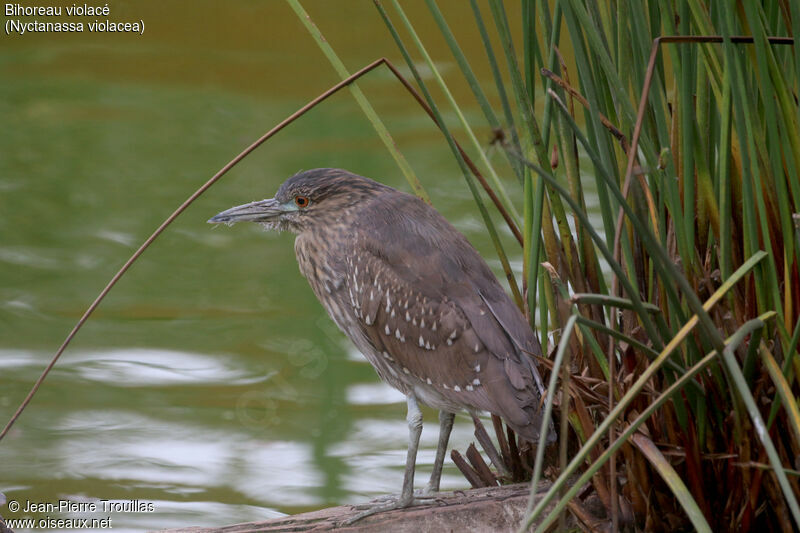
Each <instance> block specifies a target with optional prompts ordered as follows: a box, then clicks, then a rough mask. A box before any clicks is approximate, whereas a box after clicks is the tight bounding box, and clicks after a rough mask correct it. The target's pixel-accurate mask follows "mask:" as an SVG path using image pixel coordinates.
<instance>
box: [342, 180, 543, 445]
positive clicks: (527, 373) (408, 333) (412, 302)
mask: <svg viewBox="0 0 800 533" xmlns="http://www.w3.org/2000/svg"><path fill="white" fill-rule="evenodd" d="M395 201H396V202H400V204H401V205H395V206H392V207H393V208H392V209H391V213H393V215H389V214H388V213H383V216H381V217H373V220H374V221H375V222H374V223H373V224H372V226H370V227H369V228H367V227H362V231H359V232H358V238H357V239H355V241H354V242H355V243H356V244H355V245H354V246H353V250H352V251H351V252H350V254H349V259H348V263H349V265H350V266H349V267H348V271H349V272H350V275H349V282H352V281H353V280H355V279H359V278H361V279H363V280H364V281H361V282H357V284H358V285H359V289H361V290H359V291H356V294H354V301H355V302H357V303H358V304H360V305H362V306H363V307H362V308H363V314H364V318H363V326H364V329H365V333H366V334H367V335H368V336H369V337H370V340H371V341H372V342H373V343H374V344H375V345H376V347H379V348H381V349H383V350H385V351H387V352H388V353H389V354H390V355H391V356H392V357H393V358H394V359H395V360H397V362H398V363H399V364H400V365H402V367H403V368H405V369H407V370H408V373H409V374H411V375H414V376H417V377H418V378H419V379H420V380H422V381H424V382H427V381H428V380H430V382H431V384H432V385H433V386H435V387H436V388H437V391H438V392H439V393H440V394H442V395H443V396H445V397H448V398H451V399H452V400H453V401H455V402H456V403H458V404H469V405H473V406H474V407H476V408H479V409H484V410H488V411H490V412H494V413H495V414H498V415H500V416H501V417H503V418H504V419H506V421H507V422H508V423H509V424H510V425H511V426H512V428H514V429H515V430H517V431H518V432H520V433H522V434H523V435H524V436H525V437H526V438H529V439H533V438H536V437H537V436H538V432H539V421H540V418H539V415H540V412H539V411H540V409H539V400H540V397H541V394H542V386H541V379H540V378H539V374H538V372H537V371H536V368H535V366H534V365H533V363H532V359H531V357H530V356H529V355H527V354H526V353H525V352H528V353H529V354H535V355H540V354H541V348H540V346H539V343H538V341H537V339H536V337H535V336H534V334H533V332H532V330H531V328H530V326H529V325H528V324H527V322H526V321H525V319H524V317H523V316H522V314H521V313H520V312H519V311H518V310H517V309H516V307H515V306H514V304H513V302H511V300H510V298H509V297H508V296H507V295H506V294H505V292H504V291H503V289H502V287H501V286H500V284H499V283H498V282H497V279H496V278H495V277H494V274H492V272H491V270H490V269H489V268H488V266H487V265H486V263H485V262H484V261H483V259H482V258H481V257H480V256H479V255H478V253H477V252H476V251H475V250H474V248H472V247H471V246H470V245H469V243H468V242H467V241H466V239H465V238H464V237H463V236H462V235H461V234H460V233H458V232H457V231H456V230H455V229H454V228H452V226H450V224H449V223H448V222H447V221H446V220H445V219H444V218H443V217H441V215H439V213H437V212H436V211H434V210H433V209H432V208H430V207H428V206H427V205H425V204H422V202H419V201H418V200H416V199H415V198H413V197H410V196H408V195H402V196H400V197H399V200H398V199H397V197H395ZM378 236H380V237H381V240H379V239H378ZM356 265H361V270H360V271H359V272H360V275H359V274H358V273H356V272H355V267H356ZM365 283H371V287H369V288H367V286H366V285H365ZM368 322H369V324H368ZM412 347H413V349H411V348H412Z"/></svg>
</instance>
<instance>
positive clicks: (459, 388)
mask: <svg viewBox="0 0 800 533" xmlns="http://www.w3.org/2000/svg"><path fill="white" fill-rule="evenodd" d="M453 390H454V391H456V392H461V387H459V386H458V385H456V386H455V387H453Z"/></svg>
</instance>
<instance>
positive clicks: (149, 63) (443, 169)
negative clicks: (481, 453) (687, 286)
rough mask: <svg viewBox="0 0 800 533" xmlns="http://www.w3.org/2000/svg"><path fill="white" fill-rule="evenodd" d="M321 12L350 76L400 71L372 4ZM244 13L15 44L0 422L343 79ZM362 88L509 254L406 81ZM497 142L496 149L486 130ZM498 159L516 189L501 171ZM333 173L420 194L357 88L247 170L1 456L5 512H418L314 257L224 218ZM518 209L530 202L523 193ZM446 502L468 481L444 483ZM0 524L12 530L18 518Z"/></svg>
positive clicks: (476, 45) (388, 423)
mask: <svg viewBox="0 0 800 533" xmlns="http://www.w3.org/2000/svg"><path fill="white" fill-rule="evenodd" d="M303 3H304V5H305V6H306V8H307V9H308V10H309V12H310V13H311V14H312V16H314V17H315V18H316V19H317V21H318V22H319V24H320V26H321V28H322V30H323V31H324V32H325V33H326V36H327V37H328V39H329V41H330V42H331V43H332V44H333V45H334V46H335V47H336V48H337V50H338V51H339V52H340V53H341V55H342V58H343V59H344V61H345V63H346V64H347V65H348V67H349V68H351V69H353V70H355V69H356V68H359V67H360V66H362V65H364V64H366V63H367V62H369V61H372V60H374V59H375V58H376V57H379V56H381V55H389V56H392V57H394V58H396V57H397V54H396V52H395V51H394V50H395V49H394V45H393V43H392V42H391V41H390V39H389V38H388V36H387V34H386V30H385V28H384V27H383V26H382V23H381V22H380V19H379V18H378V15H377V14H376V12H375V11H374V10H373V9H372V8H371V6H369V5H367V4H360V3H339V2H336V3H332V2H325V1H319V0H307V1H304V2H303ZM439 3H440V6H441V7H442V9H443V11H444V12H445V15H446V16H447V17H448V18H450V20H469V16H468V15H466V14H464V13H463V9H464V8H463V3H461V2H460V0H459V1H441V2H439ZM222 5H223V4H222V3H220V2H208V1H198V2H192V3H191V8H189V7H188V4H186V3H177V2H175V3H169V2H167V3H164V2H160V1H157V0H145V1H141V2H119V3H117V2H112V5H111V7H112V11H113V10H115V9H119V10H122V11H121V12H124V13H126V16H127V17H129V18H133V19H143V20H145V21H146V22H147V23H148V24H147V28H148V29H147V31H146V33H145V35H144V36H141V37H138V36H112V35H103V36H99V35H88V34H87V35H50V34H31V35H26V36H24V38H22V37H19V36H17V37H13V38H9V37H4V39H5V40H4V42H3V45H2V47H0V113H2V116H3V120H4V127H3V128H0V423H5V421H6V420H7V419H8V417H9V416H10V415H11V413H13V411H14V410H15V409H16V406H17V405H18V404H19V402H20V401H21V400H22V398H23V397H24V396H25V394H26V393H27V391H28V390H29V388H30V386H31V384H32V383H33V381H34V380H35V379H36V378H37V377H38V375H39V372H40V371H41V370H42V368H43V367H44V365H45V364H46V363H47V361H48V360H49V357H50V356H51V354H52V353H53V352H54V350H55V349H56V348H57V346H58V345H59V344H60V343H61V341H62V340H63V338H64V336H65V335H66V334H67V332H68V331H69V330H70V329H71V328H72V326H73V325H74V323H75V321H76V320H77V319H78V318H79V317H80V315H81V314H82V313H83V311H84V309H85V308H86V306H87V305H88V304H89V303H90V302H91V301H92V299H93V298H94V297H95V295H96V294H97V292H98V291H99V290H100V289H101V288H102V287H103V286H104V285H105V283H106V282H107V280H108V279H109V278H110V277H111V276H112V275H113V273H114V272H115V271H116V270H117V269H118V268H119V266H121V264H122V262H123V261H124V260H125V259H126V258H127V257H128V256H129V255H130V253H132V252H133V250H134V249H135V247H136V246H138V244H139V243H141V242H142V241H143V240H144V239H145V238H146V237H147V236H148V235H149V234H150V233H151V232H152V231H153V229H155V227H157V225H158V224H159V223H160V221H161V220H163V219H164V218H165V217H166V216H167V215H168V214H169V213H170V212H171V211H172V210H173V209H174V208H175V206H177V205H178V204H179V203H180V202H181V201H183V200H184V199H185V198H186V196H188V194H189V193H190V192H191V191H192V190H194V189H195V188H196V187H197V186H199V185H200V184H201V183H203V182H204V181H205V180H206V179H207V178H208V177H209V176H210V175H212V174H213V173H214V172H216V171H217V169H219V168H220V167H221V166H222V165H223V164H224V163H226V162H227V161H228V160H229V159H230V158H231V157H232V156H233V155H235V154H236V153H238V152H239V151H240V150H241V149H242V148H243V147H244V146H246V145H247V144H249V143H250V142H252V141H253V140H254V139H255V138H257V137H258V136H260V135H261V134H262V133H263V132H264V131H266V130H268V129H269V128H270V127H271V126H272V125H274V124H275V123H277V122H278V121H279V120H281V119H283V118H284V117H285V116H287V115H288V114H289V113H291V112H292V111H294V110H295V109H296V108H297V107H298V106H299V105H301V104H302V103H304V102H305V101H307V100H309V99H311V98H312V97H313V96H315V95H317V94H318V93H319V92H321V91H322V90H324V89H325V88H327V87H329V86H330V85H331V84H333V83H334V82H335V81H337V79H336V77H335V76H334V74H333V70H332V69H331V68H330V66H329V65H328V64H327V63H326V61H325V59H324V58H323V56H322V55H321V53H320V52H319V50H318V49H317V48H316V46H315V45H314V43H313V41H312V40H311V39H310V38H309V36H308V35H307V33H306V31H305V30H304V29H303V28H302V26H301V25H300V23H299V22H298V21H297V19H296V16H295V15H294V14H293V13H292V11H291V10H290V9H289V8H288V7H287V6H286V5H285V4H284V3H282V2H262V3H253V2H249V1H245V0H231V1H228V2H225V3H224V9H223V8H222V7H221V6H222ZM509 7H512V6H509ZM407 9H408V11H409V14H410V15H411V16H412V18H414V19H415V20H420V21H422V22H421V23H420V24H421V25H420V26H419V27H418V30H419V31H420V34H421V36H422V38H423V39H424V40H425V41H426V43H428V44H429V46H430V47H431V51H432V52H433V53H434V56H435V57H436V60H437V62H438V63H439V64H442V65H448V64H450V63H451V58H450V56H449V54H448V53H447V51H446V48H445V46H444V45H443V43H442V42H441V40H440V38H439V37H438V35H437V31H436V29H435V28H434V25H433V23H432V21H431V19H430V16H429V14H428V13H427V11H426V9H425V6H424V3H423V2H421V1H420V2H408V3H407ZM513 9H517V7H513ZM134 15H135V16H134ZM456 16H457V17H459V18H454V17H456ZM515 17H518V15H515V14H514V13H510V18H511V20H512V21H514V20H518V18H515ZM354 27H357V28H359V31H357V32H356V31H353V28H354ZM453 30H454V31H455V32H456V35H457V37H458V38H459V40H460V41H461V45H462V47H463V48H464V50H465V52H466V53H467V55H468V56H470V57H474V58H475V65H474V66H475V68H476V73H477V75H478V76H479V77H481V78H482V79H486V80H491V74H490V72H489V70H488V67H487V66H486V65H485V64H484V63H483V60H482V58H483V54H484V52H483V49H482V47H481V45H480V39H479V38H478V37H477V33H476V30H475V28H474V27H473V25H471V24H469V23H466V24H458V25H454V27H453ZM365 43H369V46H365ZM446 71H447V72H448V73H450V74H451V75H452V79H451V80H448V81H449V82H450V83H452V87H451V88H452V89H453V92H454V95H455V97H456V98H457V99H459V101H461V102H462V103H463V104H464V105H465V108H466V110H467V111H468V112H472V113H474V110H475V109H476V106H475V105H474V103H473V101H472V98H471V96H470V95H469V91H468V89H467V88H466V86H465V85H464V84H462V83H460V82H459V81H458V76H457V75H456V74H455V69H452V68H451V69H446ZM360 85H361V87H362V88H363V90H364V91H365V93H366V94H367V95H368V97H369V98H370V100H371V101H372V103H373V104H374V105H375V106H376V108H377V110H378V112H379V113H380V114H381V116H382V117H383V118H384V120H385V121H386V123H387V126H388V127H389V129H390V130H391V131H392V132H393V134H394V135H395V139H396V141H397V144H398V146H399V147H400V148H401V150H402V151H403V152H404V153H405V155H406V157H407V158H408V159H409V161H410V163H411V165H412V166H413V167H414V168H415V169H416V171H417V172H418V173H419V175H420V178H421V179H422V182H423V183H424V185H425V186H426V188H427V189H428V191H429V193H430V194H431V196H432V199H433V202H434V204H435V205H436V206H437V208H438V209H440V210H441V211H442V212H443V213H444V214H445V216H447V217H448V218H449V219H450V220H452V221H454V223H455V224H456V226H457V227H459V228H460V229H461V230H462V231H464V232H465V233H466V234H467V236H468V237H469V238H470V240H471V241H472V242H473V243H474V244H475V245H476V246H477V247H478V248H479V250H480V251H481V252H482V253H483V254H484V256H486V257H492V256H493V250H492V246H491V244H490V243H489V242H488V240H487V238H486V236H485V235H484V232H483V230H482V226H481V224H480V223H479V222H476V220H477V218H476V211H475V207H474V204H473V202H472V200H471V198H470V194H469V192H468V191H467V188H466V187H464V184H463V179H462V177H461V175H460V173H459V170H458V166H457V165H456V164H455V162H454V161H453V160H452V156H451V154H450V153H449V150H448V148H447V146H446V144H445V143H443V142H442V141H441V138H440V135H439V133H438V132H437V131H436V129H435V127H434V126H433V125H432V124H431V123H430V121H429V120H428V119H427V118H426V117H425V116H424V115H423V114H422V113H420V112H419V110H418V109H417V108H416V107H415V104H413V102H412V101H411V100H410V98H409V97H408V95H407V94H405V92H404V90H403V89H401V88H399V87H398V86H397V85H396V83H395V82H394V81H393V80H392V79H391V77H390V76H386V75H385V73H380V72H378V73H374V74H371V75H370V76H369V77H368V78H367V79H365V80H363V81H362V82H361V83H360ZM488 86H493V85H492V84H491V83H490V84H487V87H488ZM490 97H491V98H494V99H496V95H490ZM471 116H472V115H471ZM478 117H479V115H478V114H474V117H473V118H474V121H475V123H476V124H480V123H481V121H480V118H478ZM477 134H478V135H479V136H482V137H481V138H485V139H487V140H488V138H489V127H488V126H486V127H481V128H479V129H478V130H477ZM490 157H492V158H493V159H494V160H495V161H496V162H497V164H498V169H499V171H500V172H501V174H502V175H504V176H510V173H509V172H508V169H507V168H506V167H505V166H504V164H503V162H502V160H501V159H502V158H501V157H500V156H499V154H497V153H496V152H493V153H491V154H490ZM321 166H337V167H344V168H349V169H351V170H353V171H356V172H358V173H361V174H364V175H367V176H371V177H374V178H377V179H380V180H381V181H383V182H385V183H387V184H389V185H393V186H396V187H400V188H403V189H406V190H407V189H408V187H407V186H406V185H405V182H404V180H403V179H402V177H401V175H400V172H399V171H398V170H397V168H396V167H395V165H394V162H393V160H392V158H391V157H390V156H389V155H387V153H386V152H385V149H384V147H383V145H382V143H381V142H380V141H379V140H378V139H377V138H376V136H375V134H374V131H373V130H372V129H371V127H370V125H369V123H368V122H367V121H366V120H365V119H364V117H363V115H362V114H361V112H360V111H359V109H358V108H357V106H356V105H355V104H354V103H353V101H352V98H351V97H350V95H349V94H347V93H346V92H343V93H342V94H339V95H337V96H334V97H333V98H332V99H330V100H329V101H328V102H327V103H326V104H325V105H323V106H321V107H319V108H317V109H316V110H314V111H313V112H312V113H310V114H309V115H308V116H307V117H304V118H303V119H301V120H300V121H298V122H297V123H295V124H293V125H292V126H290V127H289V128H288V129H287V130H285V131H284V132H283V133H281V134H280V135H279V136H278V137H275V138H274V139H273V140H272V141H270V142H269V143H268V144H267V145H265V146H264V147H263V148H261V149H259V150H258V151H257V152H255V153H254V154H252V155H251V156H249V157H248V158H247V159H246V160H245V161H244V162H243V163H242V164H241V165H239V166H238V167H237V168H236V169H235V170H234V171H233V172H231V173H230V174H229V175H228V176H226V177H225V179H223V180H222V181H221V182H220V183H219V184H217V185H216V186H215V187H214V188H212V189H211V190H210V191H209V192H207V193H206V194H205V195H204V196H203V197H202V198H200V199H199V200H198V201H197V202H196V203H195V204H193V205H192V206H191V207H190V208H189V209H188V210H187V211H186V212H185V213H184V214H183V215H182V216H181V217H180V218H179V219H178V220H177V221H176V222H175V223H174V224H173V225H172V226H171V227H170V229H169V230H168V231H167V232H166V233H164V234H163V235H162V236H161V237H160V238H159V239H158V240H157V241H156V243H155V244H154V245H153V246H152V247H151V248H150V249H149V250H148V251H147V253H145V254H144V256H142V258H141V259H140V260H139V261H138V262H137V263H136V264H135V265H134V267H133V268H132V269H131V270H130V271H129V272H128V274H127V275H126V276H125V277H124V278H123V279H122V281H121V282H120V283H119V284H118V285H117V287H116V288H115V289H114V290H113V291H112V292H111V294H110V295H109V297H108V298H107V299H106V300H105V301H104V303H103V304H102V306H101V307H100V308H99V309H98V310H97V312H96V313H95V315H94V316H93V317H92V319H90V320H89V322H88V323H87V324H86V326H85V327H84V329H83V330H81V332H80V334H79V335H78V336H77V337H76V339H75V341H74V342H73V344H72V345H71V346H70V348H69V349H68V350H67V351H66V352H65V354H64V356H63V357H62V359H61V361H60V362H59V363H58V365H57V366H56V367H55V370H54V371H53V373H52V374H51V375H50V377H49V378H48V380H47V381H46V382H45V384H44V386H43V387H42V388H41V390H40V391H39V394H38V395H37V396H36V398H35V399H34V401H33V402H32V403H31V405H30V407H29V408H28V410H27V411H26V412H25V414H24V415H23V417H22V418H21V419H20V420H19V422H18V423H17V425H16V426H15V428H14V429H13V431H12V432H11V434H10V435H9V436H8V437H7V438H6V439H5V440H4V441H2V442H0V492H3V493H5V495H6V496H7V498H8V499H16V500H20V501H24V500H31V501H33V502H55V501H58V500H59V499H68V500H72V501H98V500H101V499H106V500H118V501H129V500H141V501H146V502H152V503H154V508H155V509H154V512H153V513H123V514H120V515H114V517H113V527H114V529H115V530H116V531H125V530H132V531H134V530H142V529H145V528H150V529H157V528H164V527H178V526H191V525H203V526H213V525H222V524H226V523H232V522H239V521H249V520H259V519H266V518H270V517H273V516H276V515H278V514H279V513H294V512H299V511H303V510H309V509H314V508H319V507H323V506H327V505H332V504H338V503H345V502H356V501H361V500H365V499H367V498H371V497H374V496H376V495H379V494H384V493H387V492H397V491H399V489H400V485H401V481H402V476H403V464H404V458H405V450H406V438H407V427H406V422H405V405H404V402H403V401H402V397H401V396H400V395H399V394H398V393H397V392H396V391H393V390H391V389H390V388H388V387H386V386H385V385H382V384H380V382H379V380H378V378H377V376H376V375H375V372H374V371H373V370H372V368H371V367H370V366H369V365H368V364H367V363H366V362H365V361H364V359H363V358H362V357H361V356H360V355H358V354H357V353H356V352H355V351H354V349H353V347H352V346H351V345H350V344H349V343H348V342H347V341H346V340H345V339H344V337H343V336H342V334H341V333H339V332H338V330H337V329H336V328H335V326H334V325H333V324H332V322H331V321H330V320H329V319H328V318H327V316H326V315H325V312H324V311H323V310H322V308H321V307H320V305H319V304H318V302H316V300H315V298H314V296H313V294H312V293H311V291H310V289H309V288H308V286H307V284H306V282H305V280H303V279H302V278H301V277H300V275H299V273H298V270H297V265H296V263H295V259H294V254H293V250H292V237H291V236H290V235H278V236H276V235H269V234H265V233H264V232H263V231H262V230H261V229H260V228H258V227H255V226H252V227H247V226H242V225H239V226H236V227H233V228H217V229H214V228H212V227H210V226H209V225H207V224H206V222H205V221H206V220H207V219H208V218H209V216H211V215H213V214H214V213H217V212H219V211H220V210H222V209H225V208H227V207H230V206H231V205H237V204H241V203H244V202H247V201H251V200H254V199H260V198H264V197H268V196H271V195H272V194H273V193H274V191H275V190H276V189H277V187H278V185H279V184H280V183H281V182H282V181H283V180H284V179H285V178H286V177H288V176H290V175H291V174H293V173H295V172H296V171H298V170H300V169H308V168H313V167H321ZM589 186H590V184H589ZM508 188H509V194H510V195H511V196H512V197H515V196H516V195H518V194H519V190H520V187H519V185H518V184H517V183H516V182H515V180H513V179H509V180H508ZM503 235H504V236H505V237H504V238H505V239H506V244H507V245H508V250H509V251H510V253H511V256H512V259H513V260H514V261H516V263H514V264H516V265H519V251H518V250H517V248H516V247H515V246H514V245H513V241H512V239H511V238H510V237H509V236H508V232H503ZM492 266H493V267H495V266H496V265H495V264H494V263H493V264H492ZM425 419H426V421H427V424H426V426H425V430H424V431H423V435H422V442H421V450H420V455H419V464H420V465H421V467H420V470H421V472H420V474H419V476H418V478H417V479H418V485H420V486H421V485H422V484H423V483H424V482H425V478H426V477H427V475H428V472H429V471H430V467H431V464H432V461H433V455H434V450H435V447H436V438H437V431H438V423H437V417H436V414H435V413H434V412H432V411H426V412H425ZM471 440H472V437H471V423H470V422H469V420H467V419H466V418H465V417H462V418H460V419H458V420H457V424H456V427H455V430H454V432H453V439H452V441H453V445H454V446H456V447H458V448H460V449H462V450H463V449H464V448H465V447H466V444H467V443H468V442H470V441H471ZM448 463H449V462H448ZM442 486H443V488H464V487H466V486H467V483H466V481H465V480H464V479H463V478H462V477H461V476H460V474H459V473H458V472H457V471H456V470H455V468H454V467H453V466H452V465H451V464H448V465H447V466H446V470H445V473H444V476H443V480H442ZM0 514H2V515H3V516H5V517H6V518H8V514H9V513H8V512H7V509H6V508H5V507H0ZM92 518H102V517H98V516H93V517H92Z"/></svg>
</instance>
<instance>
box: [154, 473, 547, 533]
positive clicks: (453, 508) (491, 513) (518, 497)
mask: <svg viewBox="0 0 800 533" xmlns="http://www.w3.org/2000/svg"><path fill="white" fill-rule="evenodd" d="M549 487H550V485H549V483H547V482H542V483H540V485H539V489H538V494H540V495H541V494H543V493H544V492H546V491H547V489H548V488H549ZM529 488H530V485H528V484H527V483H518V484H516V485H505V486H502V487H485V488H480V489H471V490H463V491H461V490H459V491H455V492H442V493H440V494H438V495H437V497H436V499H435V500H433V501H432V503H430V504H428V503H426V504H424V505H417V506H414V507H409V508H407V509H397V510H394V511H386V512H383V513H378V514H374V515H372V516H368V517H366V518H363V519H362V520H360V521H358V522H356V523H355V524H352V525H350V526H343V527H338V528H337V525H338V524H339V523H341V522H342V521H344V520H346V519H348V518H350V517H352V516H355V515H356V514H358V512H359V510H358V509H357V508H356V507H354V506H350V505H343V506H340V507H330V508H328V509H320V510H319V511H313V512H310V513H302V514H298V515H293V516H285V517H282V518H273V519H271V520H266V521H263V522H248V523H242V524H234V525H230V526H222V527H210V528H209V527H189V528H182V529H170V530H166V531H165V533H254V532H256V531H259V532H268V533H279V532H290V531H291V532H293V533H296V532H303V531H315V532H319V531H329V530H331V529H336V531H341V532H342V533H345V532H347V533H352V532H368V531H381V532H383V533H388V532H390V531H391V532H392V533H427V532H436V533H439V532H443V531H514V530H516V528H518V527H519V525H520V522H521V521H522V518H523V515H524V514H525V507H526V506H527V504H528V494H529Z"/></svg>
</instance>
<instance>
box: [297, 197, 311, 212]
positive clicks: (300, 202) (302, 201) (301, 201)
mask: <svg viewBox="0 0 800 533" xmlns="http://www.w3.org/2000/svg"><path fill="white" fill-rule="evenodd" d="M294 203H295V205H296V206H297V207H299V208H301V209H302V208H304V207H308V204H310V203H311V200H309V199H308V196H295V197H294Z"/></svg>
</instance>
